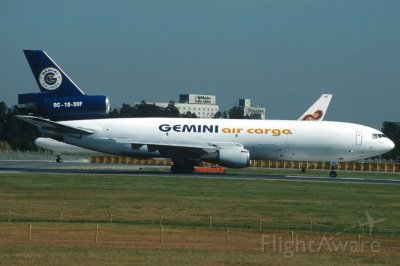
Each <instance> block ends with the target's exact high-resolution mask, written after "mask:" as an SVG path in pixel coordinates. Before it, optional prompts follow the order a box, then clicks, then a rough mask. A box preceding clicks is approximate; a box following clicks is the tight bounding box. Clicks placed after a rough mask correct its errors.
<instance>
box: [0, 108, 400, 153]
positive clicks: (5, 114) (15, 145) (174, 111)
mask: <svg viewBox="0 0 400 266" xmlns="http://www.w3.org/2000/svg"><path fill="white" fill-rule="evenodd" d="M21 114H24V113H22V112H21V111H20V110H19V109H18V108H16V106H14V107H12V108H7V106H6V104H5V103H4V102H0V150H21V151H28V150H36V149H37V147H36V146H35V144H34V141H35V139H36V138H38V137H39V136H40V134H39V132H38V130H37V128H36V127H34V126H32V125H30V124H28V123H25V122H23V121H22V120H20V119H18V118H16V117H15V115H21ZM118 117H187V118H196V117H197V116H196V114H195V113H191V112H186V113H183V114H181V113H180V112H179V110H178V108H177V107H176V106H175V103H174V102H173V101H170V102H169V104H168V106H167V107H160V106H157V105H155V104H149V103H146V102H145V101H141V102H140V103H139V104H134V105H129V104H125V103H124V104H122V106H121V107H120V108H115V109H113V110H112V111H111V112H110V113H109V114H108V115H107V116H106V118H118ZM228 117H229V118H235V119H247V118H248V117H243V115H241V114H240V113H239V112H238V110H237V108H235V107H233V108H232V109H230V110H229V111H228V112H223V113H221V112H217V113H216V114H215V115H214V118H228ZM382 132H383V133H384V134H385V135H386V136H388V137H389V138H390V139H391V140H392V141H394V143H395V144H396V147H395V148H394V149H393V150H392V151H390V152H388V153H386V154H384V155H382V158H385V159H392V160H400V123H394V122H384V123H383V124H382Z"/></svg>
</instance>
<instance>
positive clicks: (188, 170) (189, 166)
mask: <svg viewBox="0 0 400 266" xmlns="http://www.w3.org/2000/svg"><path fill="white" fill-rule="evenodd" d="M193 171H194V164H193V163H186V164H174V165H172V166H171V172H172V173H179V174H192V173H193Z"/></svg>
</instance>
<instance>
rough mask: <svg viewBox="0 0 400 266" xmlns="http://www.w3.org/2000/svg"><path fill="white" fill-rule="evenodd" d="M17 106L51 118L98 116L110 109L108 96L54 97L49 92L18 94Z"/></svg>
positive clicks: (64, 118)
mask: <svg viewBox="0 0 400 266" xmlns="http://www.w3.org/2000/svg"><path fill="white" fill-rule="evenodd" d="M18 107H19V108H22V109H26V110H27V111H29V112H33V113H35V114H36V115H41V116H45V117H49V118H50V119H52V120H68V119H74V120H75V119H88V118H98V117H101V116H104V115H106V114H107V113H108V112H109V111H110V103H109V101H108V98H107V97H106V96H103V95H90V96H89V95H80V96H66V97H55V96H54V95H52V94H50V93H27V94H20V95H18Z"/></svg>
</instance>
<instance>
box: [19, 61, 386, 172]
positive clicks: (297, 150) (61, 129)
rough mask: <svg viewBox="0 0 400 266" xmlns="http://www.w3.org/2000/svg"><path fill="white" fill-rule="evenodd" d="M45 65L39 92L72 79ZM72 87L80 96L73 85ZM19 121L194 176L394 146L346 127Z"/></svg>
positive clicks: (361, 155)
mask: <svg viewBox="0 0 400 266" xmlns="http://www.w3.org/2000/svg"><path fill="white" fill-rule="evenodd" d="M46 64H50V65H43V69H42V70H41V71H40V70H38V71H37V72H38V73H39V75H37V76H36V77H35V78H36V79H37V80H38V83H39V84H41V85H42V86H48V87H49V88H51V89H52V90H57V89H58V88H59V87H60V86H62V85H63V81H64V80H66V77H67V76H66V75H65V74H63V72H62V70H61V69H60V68H59V67H58V66H57V65H56V64H55V63H54V62H52V61H47V62H46ZM49 73H50V74H49ZM46 75H47V77H48V76H49V75H50V78H47V77H46ZM67 80H69V79H67ZM68 85H69V86H70V87H71V86H72V87H75V88H76V89H77V90H79V88H78V87H77V86H76V85H75V84H74V83H73V82H69V83H68ZM56 103H57V102H56ZM60 105H63V104H62V103H60ZM82 105H83V102H82V104H77V105H76V106H74V105H73V104H68V105H67V108H71V109H74V108H80V107H81V106H82ZM52 106H56V105H54V103H53V105H52ZM64 108H65V106H64ZM18 117H19V118H20V119H22V120H24V121H26V122H28V123H30V124H32V125H35V126H37V127H38V129H39V131H40V132H41V134H42V135H43V136H44V137H50V138H53V139H56V140H59V141H62V142H65V143H67V144H70V145H74V146H78V147H82V148H85V149H89V150H94V151H98V152H102V153H108V154H114V155H122V156H132V157H142V158H153V157H163V158H171V159H172V161H173V166H172V167H171V171H172V172H192V171H193V168H194V166H196V165H197V164H199V163H200V162H201V161H206V162H212V163H217V164H220V165H222V166H226V167H231V168H244V167H248V166H250V160H267V159H271V160H295V161H305V160H307V161H335V162H336V161H351V160H360V159H365V158H368V157H372V156H376V155H380V154H383V153H385V152H388V151H390V150H391V149H393V147H394V143H393V142H392V141H391V140H390V139H388V138H387V137H386V136H385V135H384V134H383V133H382V132H380V131H379V130H376V129H373V128H370V127H366V126H363V125H358V124H353V123H345V122H328V121H320V122H313V121H299V120H247V119H244V120H234V119H190V118H110V119H88V120H69V121H58V122H56V121H52V120H49V119H44V118H40V117H35V116H18ZM331 175H334V176H336V173H335V172H331Z"/></svg>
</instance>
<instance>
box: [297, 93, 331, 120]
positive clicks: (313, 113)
mask: <svg viewBox="0 0 400 266" xmlns="http://www.w3.org/2000/svg"><path fill="white" fill-rule="evenodd" d="M331 99H332V94H322V95H321V97H320V98H319V99H318V100H317V101H316V102H315V103H314V104H313V105H312V106H311V107H310V108H309V109H308V110H307V111H306V112H305V113H304V114H303V115H302V116H300V117H299V119H298V120H304V121H322V120H324V117H325V114H326V111H327V110H328V107H329V103H330V102H331Z"/></svg>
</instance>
